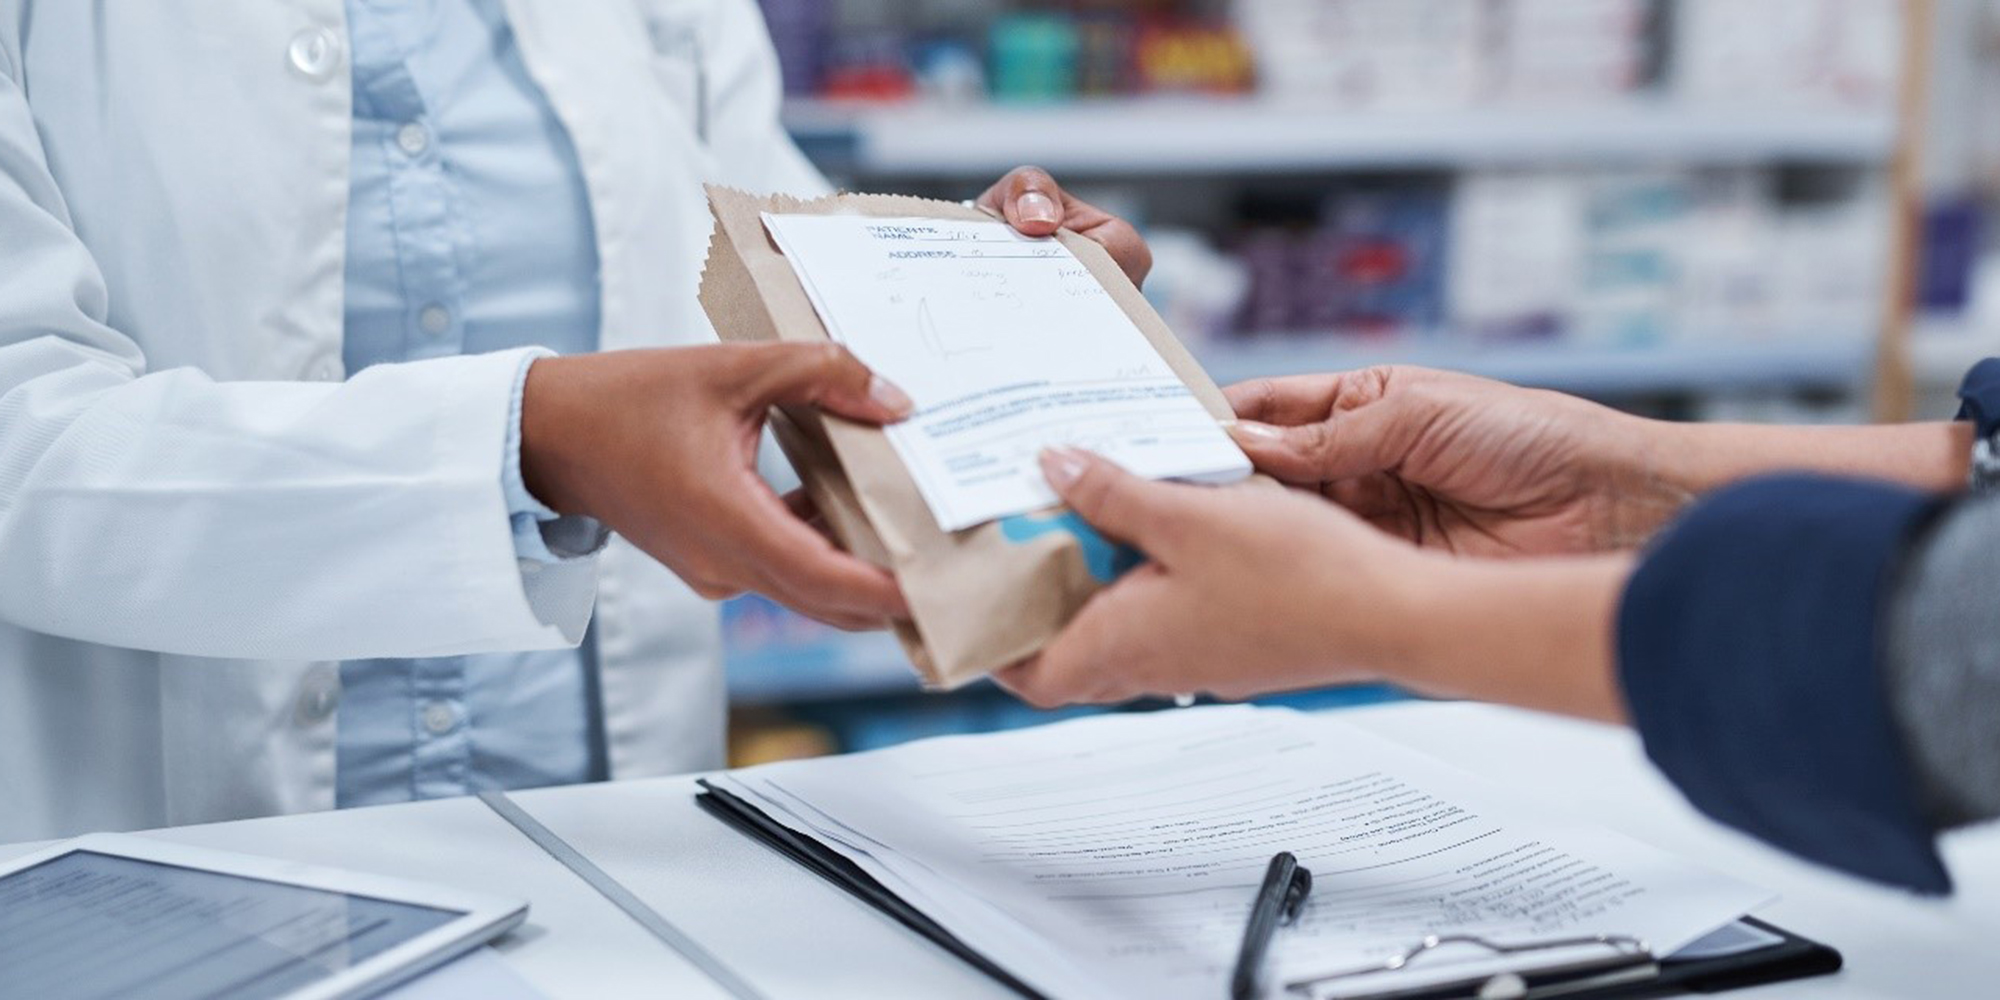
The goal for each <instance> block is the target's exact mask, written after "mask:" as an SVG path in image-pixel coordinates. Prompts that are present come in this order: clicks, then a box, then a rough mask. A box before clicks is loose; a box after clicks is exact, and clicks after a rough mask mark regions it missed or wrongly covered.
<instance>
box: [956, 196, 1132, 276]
mask: <svg viewBox="0 0 2000 1000" xmlns="http://www.w3.org/2000/svg"><path fill="white" fill-rule="evenodd" d="M978 204H979V207H981V208H984V209H987V210H989V211H993V212H998V213H1000V214H1001V215H1002V216H1003V217H1005V218H1006V220H1007V224H1008V225H1011V226H1013V227H1014V228H1015V229H1018V230H1020V231H1021V233H1022V234H1023V235H1026V236H1048V235H1050V234H1052V233H1054V232H1055V231H1056V230H1057V229H1068V230H1069V231H1071V232H1073V233H1077V234H1080V235H1083V236H1087V237H1089V238H1091V239H1093V240H1096V241H1097V242H1099V243H1101V244H1103V245H1104V249H1106V250H1109V251H1111V259H1112V260H1115V261H1117V262H1118V266H1119V267H1121V268H1123V269H1124V271H1125V276H1126V277H1128V278H1131V279H1132V283H1133V284H1134V285H1143V284H1145V283H1146V272H1148V271H1151V270H1152V269H1153V251H1152V250H1151V249H1149V248H1148V247H1147V246H1146V241H1145V240H1143V239H1140V238H1139V231H1138V230H1137V229H1134V228H1132V224H1131V223H1129V222H1126V221H1125V220H1124V219H1121V218H1119V217H1117V216H1115V215H1112V214H1111V213H1110V212H1107V211H1105V210H1103V209H1101V208H1098V207H1097V206H1095V205H1092V204H1090V203H1089V202H1085V201H1081V200H1078V199H1076V198H1073V197H1071V196H1070V195H1069V193H1068V192H1065V191H1064V190H1063V189H1062V185H1060V184H1057V183H1056V180H1055V178H1053V177H1050V176H1049V172H1048V171H1046V170H1043V169H1042V168H1040V167H1015V168H1014V169H1013V170H1010V171H1008V172H1007V176H1005V177H1002V178H1000V179H999V180H997V181H995V182H994V183H993V186H992V187H990V188H987V189H986V193H985V194H982V195H980V196H979V203H978Z"/></svg>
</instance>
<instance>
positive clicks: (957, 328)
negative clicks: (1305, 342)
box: [764, 213, 1250, 531]
mask: <svg viewBox="0 0 2000 1000" xmlns="http://www.w3.org/2000/svg"><path fill="white" fill-rule="evenodd" d="M764 225H765V228H766V229H767V230H769V232H770V233H771V237H772V239H773V240H775V241H776V242H777V245H778V248H779V249H780V250H782V251H783V252H784V254H785V258H786V259H787V260H788V261H790V262H791V265H792V268H793V270H794V271H795V272H797V274H798V276H799V281H800V282H801V283H802V284H803V285H804V286H805V289H806V294H807V296H808V297H809V298H811V299H812V303H813V308H814V309H815V310H816V311H817V312H818V313H819V317H820V320H821V322H823V323H825V324H826V328H827V332H828V333H829V334H831V335H832V337H833V338H834V339H835V340H838V341H840V342H841V343H843V344H845V345H847V347H848V349H849V350H851V351H853V352H854V354H855V356H857V357H859V358H860V359H861V360H862V361H863V362H865V363H866V364H867V365H868V366H869V367H871V368H873V369H874V370H875V371H876V372H878V373H880V374H881V375H882V377H884V378H886V379H888V380H889V381H891V382H894V383H895V384H896V385H897V386H899V387H901V388H902V389H903V390H904V391H905V392H908V393H909V394H910V396H911V398H912V399H914V400H915V401H916V413H915V415H914V416H912V417H911V418H910V419H909V420H907V421H904V422H903V423H901V424H898V425H896V426H894V427H891V428H889V432H888V433H889V441H890V443H891V444H893V445H894V446H895V448H896V453H897V454H898V455H900V456H901V457H902V459H903V463H904V464H905V465H906V466H908V467H909V470H910V474H911V476H912V477H913V478H915V480H916V482H917V488H918V489H919V490H920V491H921V492H922V493H923V496H924V501H925V502H926V503H927V504H929V505H930V509H931V513H932V515H934V516H935V517H936V518H937V522H938V526H939V527H940V528H943V529H944V530H946V531H957V530H959V529H960V528H967V527H971V526H972V525H975V524H979V523H982V522H984V521H990V520H993V519H994V518H999V517H1005V516H1007V515H1010V514H1020V513H1024V512H1027V511H1031V510H1035V509H1038V508H1042V507H1047V506H1049V505H1051V504H1054V503H1055V502H1056V496H1055V494H1054V493H1053V492H1052V491H1050V489H1049V487H1048V484H1047V483H1045V482H1044V481H1043V480H1042V475H1041V472H1040V470H1039V469H1038V468H1037V466H1036V463H1035V458H1036V456H1037V455H1038V454H1039V453H1040V452H1041V450H1042V449H1043V448H1045V447H1049V446H1053V445H1071V446H1075V447H1081V448H1087V449H1090V450H1092V451H1095V452H1098V453H1100V454H1102V455H1104V456H1105V457H1107V458H1109V459H1111V460H1112V461H1114V462H1117V463H1118V464H1119V465H1121V466H1123V467H1125V468H1126V469H1129V470H1131V471H1132V472H1133V473H1135V474H1138V475H1141V476H1146V477H1148V478H1152V479H1186V480H1192V481H1199V482H1233V481H1235V480H1238V479H1241V478H1243V477H1244V476H1247V475H1249V474H1250V462H1249V459H1247V458H1246V457H1245V456H1244V455H1243V452H1242V451H1241V450H1239V449H1238V448H1237V447H1236V444H1235V442H1233V441H1231V440H1230V439H1229V435H1227V434H1225V433H1224V432H1223V430H1222V428H1221V427H1220V426H1219V425H1218V424H1217V423H1216V421H1215V418H1214V417H1212V416H1210V415H1209V413H1208V411H1207V410H1204V409H1203V408H1202V406H1201V403H1200V402H1198V401H1197V400H1196V399H1195V398H1194V394H1193V393H1192V392H1190V391H1189V390H1188V388H1187V386H1186V385H1184V384H1183V383H1182V382H1181V380H1180V379H1179V378H1178V377H1177V376H1175V374H1174V372H1173V369H1172V368H1170V367H1168V365H1167V363H1166V361H1165V360H1164V359H1163V358H1161V357H1160V355H1159V352H1158V351H1155V350H1153V345H1152V344H1151V343H1150V342H1149V341H1147V340H1146V337H1145V335H1144V334H1142V333H1140V332H1139V328H1138V327H1136V326H1134V325H1133V324H1132V320H1131V318H1130V317H1128V316H1126V315H1125V311H1124V310H1123V309H1120V308H1119V307H1118V304H1117V303H1116V302H1114V301H1112V299H1111V296H1110V294H1109V293H1107V292H1106V291H1105V290H1104V286H1102V285H1100V284H1099V283H1098V282H1097V279H1096V278H1095V277H1093V276H1092V275H1091V273H1090V272H1089V270H1088V269H1086V268H1085V267H1084V266H1083V263H1082V262H1081V261H1079V260H1077V259H1076V256H1075V255H1074V254H1071V253H1070V252H1069V249H1068V248H1067V247H1065V246H1063V245H1062V244H1061V243H1059V242H1057V241H1056V240H1054V239H1031V238H1028V237H1025V236H1022V235H1020V234H1019V233H1016V232H1015V231H1014V230H1013V229H1012V228H1010V227H1009V226H1007V225H1006V224H1005V223H1001V222H958V221H942V220H937V219H882V218H867V217H862V216H846V215H772V214H768V213H767V214H766V215H765V216H764Z"/></svg>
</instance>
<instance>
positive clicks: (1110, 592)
mask: <svg viewBox="0 0 2000 1000" xmlns="http://www.w3.org/2000/svg"><path fill="white" fill-rule="evenodd" d="M1171 586H1172V584H1171V582H1170V581H1169V580H1168V579H1167V578H1166V577H1165V576H1164V575H1162V574H1161V573H1160V571H1159V569H1158V568H1157V567H1147V568H1144V569H1140V570H1137V571H1134V572H1133V573H1130V574H1127V575H1126V576H1124V577H1122V578H1120V579H1119V581H1118V582H1117V583H1115V584H1113V585H1112V586H1111V587H1109V588H1108V589H1106V590H1103V591H1100V592H1099V593H1098V594H1097V596H1095V597H1093V598H1091V599H1090V602H1089V603H1087V604H1085V605H1084V606H1083V610H1081V611H1079V612H1077V614H1076V616H1075V617H1074V618H1072V619H1070V622H1069V624H1068V625H1066V626H1065V627H1064V628H1063V630H1062V631H1061V632H1060V633H1058V634H1057V635H1056V637H1055V638H1053V639H1051V640H1049V643H1048V644H1047V645H1045V646H1043V647H1042V649H1041V651H1040V652H1039V653H1037V654H1036V655H1035V656H1033V657H1031V658H1030V659H1028V660H1026V661H1023V662H1022V663H1019V664H1016V665H1014V666H1012V667H1009V668H1007V669H1006V670H1002V671H999V672H998V673H996V674H994V676H993V679H994V680H995V681H996V682H997V683H999V684H1000V686H1002V687H1004V688H1006V689H1007V690H1008V691H1010V692H1012V693H1013V694H1014V695H1015V697H1018V698H1020V699H1021V700H1023V701H1025V702H1027V703H1028V704H1030V705H1034V706H1037V707H1039V708H1055V707H1058V706H1061V705H1072V704H1077V703H1104V702H1117V701H1129V700H1131V699H1133V698H1136V697H1139V696H1141V695H1144V694H1147V693H1148V691H1147V687H1148V685H1147V683H1146V679H1145V677H1144V676H1143V675H1142V673H1141V671H1142V670H1143V669H1144V668H1145V667H1147V666H1148V664H1147V663H1146V662H1145V661H1146V660H1147V659H1149V658H1150V654H1149V653H1148V652H1147V650H1148V649H1150V648H1152V641H1153V639H1154V638H1155V637H1156V635H1157V632H1158V630H1159V629H1160V628H1161V627H1162V620H1163V618H1170V617H1171V616H1170V615H1167V613H1166V612H1165V611H1163V610H1162V604H1163V602H1164V601H1165V599H1166V598H1167V597H1168V596H1169V595H1168V593H1167V591H1168V588H1169V587H1171Z"/></svg>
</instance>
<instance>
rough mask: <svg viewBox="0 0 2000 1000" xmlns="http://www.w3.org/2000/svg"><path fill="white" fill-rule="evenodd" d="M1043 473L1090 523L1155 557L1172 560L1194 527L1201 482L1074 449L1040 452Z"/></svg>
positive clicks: (1071, 506)
mask: <svg viewBox="0 0 2000 1000" xmlns="http://www.w3.org/2000/svg"><path fill="white" fill-rule="evenodd" d="M1041 464H1042V475H1043V476H1045V477H1046V478H1047V479H1048V481H1049V485H1050V486H1051V487H1053V488H1054V489H1055V491H1056V495H1057V496H1059V497H1061V498H1062V500H1063V502H1064V503H1066V504H1069V506H1070V508H1071V509H1072V510H1074V511H1076V512H1077V514H1078V515H1079V516H1081V517H1082V518H1083V519H1084V520H1085V521H1088V522H1090V524H1091V526H1092V527H1095V528H1097V529H1098V530H1099V531H1102V532H1104V533H1105V534H1107V535H1110V536H1111V537H1113V538H1116V539H1118V540H1120V541H1124V542H1128V543H1130V544H1132V545H1134V546H1137V547H1138V548H1140V549H1143V550H1145V551H1146V552H1147V553H1148V554H1151V555H1153V556H1155V557H1159V558H1166V559H1172V558H1173V557H1174V556H1175V555H1176V554H1178V552H1179V551H1180V550H1181V547H1182V545H1183V544H1184V543H1185V542H1186V540H1187V538H1188V536H1189V534H1190V532H1191V531H1193V530H1195V529H1196V528H1197V527H1198V516H1199V511H1198V510H1197V507H1198V505H1199V500H1198V498H1199V495H1200V493H1201V491H1202V487H1197V486H1186V485H1183V484H1180V483H1158V482H1153V481H1151V480H1147V479H1141V478H1139V477H1138V476H1135V475H1132V474H1131V473H1129V472H1126V471H1125V470H1124V469H1121V468H1119V467H1118V466H1117V465H1116V464H1114V463H1112V462H1109V461H1106V460H1105V459H1103V458H1101V457H1099V456H1097V455H1093V454H1091V453H1089V452H1086V451H1079V450H1077V449H1074V448H1051V449H1048V450H1047V451H1044V452H1042V456H1041Z"/></svg>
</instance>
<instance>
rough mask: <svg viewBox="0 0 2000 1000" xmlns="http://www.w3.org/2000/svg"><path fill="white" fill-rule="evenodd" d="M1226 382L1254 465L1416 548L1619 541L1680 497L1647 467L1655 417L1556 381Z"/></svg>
mask: <svg viewBox="0 0 2000 1000" xmlns="http://www.w3.org/2000/svg"><path fill="white" fill-rule="evenodd" d="M1225 391H1226V393H1227V395H1228V397H1229V401H1230V403H1231V404H1232V405H1233V406H1234V407H1235V409H1236V414H1237V416H1238V417H1239V418H1241V419H1240V420H1239V422H1238V423H1237V424H1236V425H1235V426H1234V427H1232V428H1231V433H1232V434H1233V435H1234V436H1235V438H1236V441H1237V443H1238V444H1240V445H1242V446H1243V450H1244V451H1245V452H1247V453H1248V454H1249V456H1250V458H1251V459H1252V460H1253V461H1255V462H1256V463H1257V467H1258V468H1259V469H1261V470H1263V471H1264V472H1266V473H1268V474H1270V475H1272V476H1274V477H1276V478H1277V479H1279V480H1281V481H1283V482H1285V483H1288V484H1290V485H1293V486H1298V487H1303V488H1306V489H1311V490H1316V491H1318V492H1320V493H1322V494H1324V495H1325V496H1327V497H1328V498H1330V499H1332V500H1334V501H1336V502H1338V503H1339V504H1341V505H1342V506H1345V507H1346V508H1348V509H1349V510H1352V511H1354V512H1355V513H1357V514H1359V515H1361V516H1362V517H1363V518H1365V519H1367V520H1368V521H1369V522H1371V523H1373V524H1374V525H1376V526H1377V527H1379V528H1382V529H1383V530H1385V531H1387V532H1389V533H1390V534H1393V535H1396V536H1398V537H1401V538H1404V539H1407V540H1409V541H1412V542H1415V543H1417V544H1418V545H1421V546H1424V547H1427V548H1437V549H1443V550H1446V551H1449V552H1453V553H1457V554H1461V555H1475V556H1527V555H1552V554H1563V553H1583V552H1599V551H1610V550H1617V549H1624V548H1630V547H1633V546H1636V545H1638V544H1640V543H1642V542H1643V541H1645V539H1646V538H1648V537H1650V536H1651V535H1652V533H1653V532H1654V531H1655V530H1656V529H1658V528H1659V526H1660V525H1662V524H1664V523H1665V522H1666V521H1667V520H1668V519H1670V518H1671V517H1673V515H1674V514H1675V512H1676V511H1678V510H1679V509H1680V508H1681V507H1682V506H1683V505H1684V504H1685V503H1686V502H1687V501H1688V499H1689V497H1690V494H1689V491H1688V490H1686V489H1684V488H1681V487H1680V486H1678V485H1676V484H1675V483H1671V482H1668V481H1667V479H1666V477H1665V476H1663V475H1662V474H1660V473H1659V472H1658V471H1657V470H1658V468H1659V465H1658V462H1657V460H1656V459H1657V455H1656V452H1658V451H1659V450H1660V447H1661V446H1660V444H1659V441H1658V434H1659V432H1658V431H1657V430H1656V428H1657V427H1659V425H1658V424H1655V423H1654V422H1651V421H1646V420H1642V419H1640V418H1638V417H1633V416H1631V415H1629V414H1624V413H1620V412H1618V411H1616V410H1612V409H1609V408H1607V407H1603V406H1599V405H1597V404H1595V403H1591V402H1587V401H1585V400H1581V399H1577V398H1575V397H1572V396H1565V395H1562V394H1560V393H1554V392H1545V391H1541V390H1533V389H1522V388H1518V387H1515V386H1511V385H1507V384H1505V383H1502V382H1494V381H1491V380H1488V379H1483V378H1475V377H1473V376H1470V375H1460V374H1456V373H1452V372H1441V371H1431V370H1429V369H1424V368H1406V367H1381V368H1369V369H1366V370H1363V371H1355V372H1344V373H1339V374H1331V375H1309V376H1302V377H1297V378H1283V379H1263V380H1256V381H1251V382H1244V383H1242V384H1239V385H1234V386H1231V387H1229V388H1228V389H1227V390H1225Z"/></svg>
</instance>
